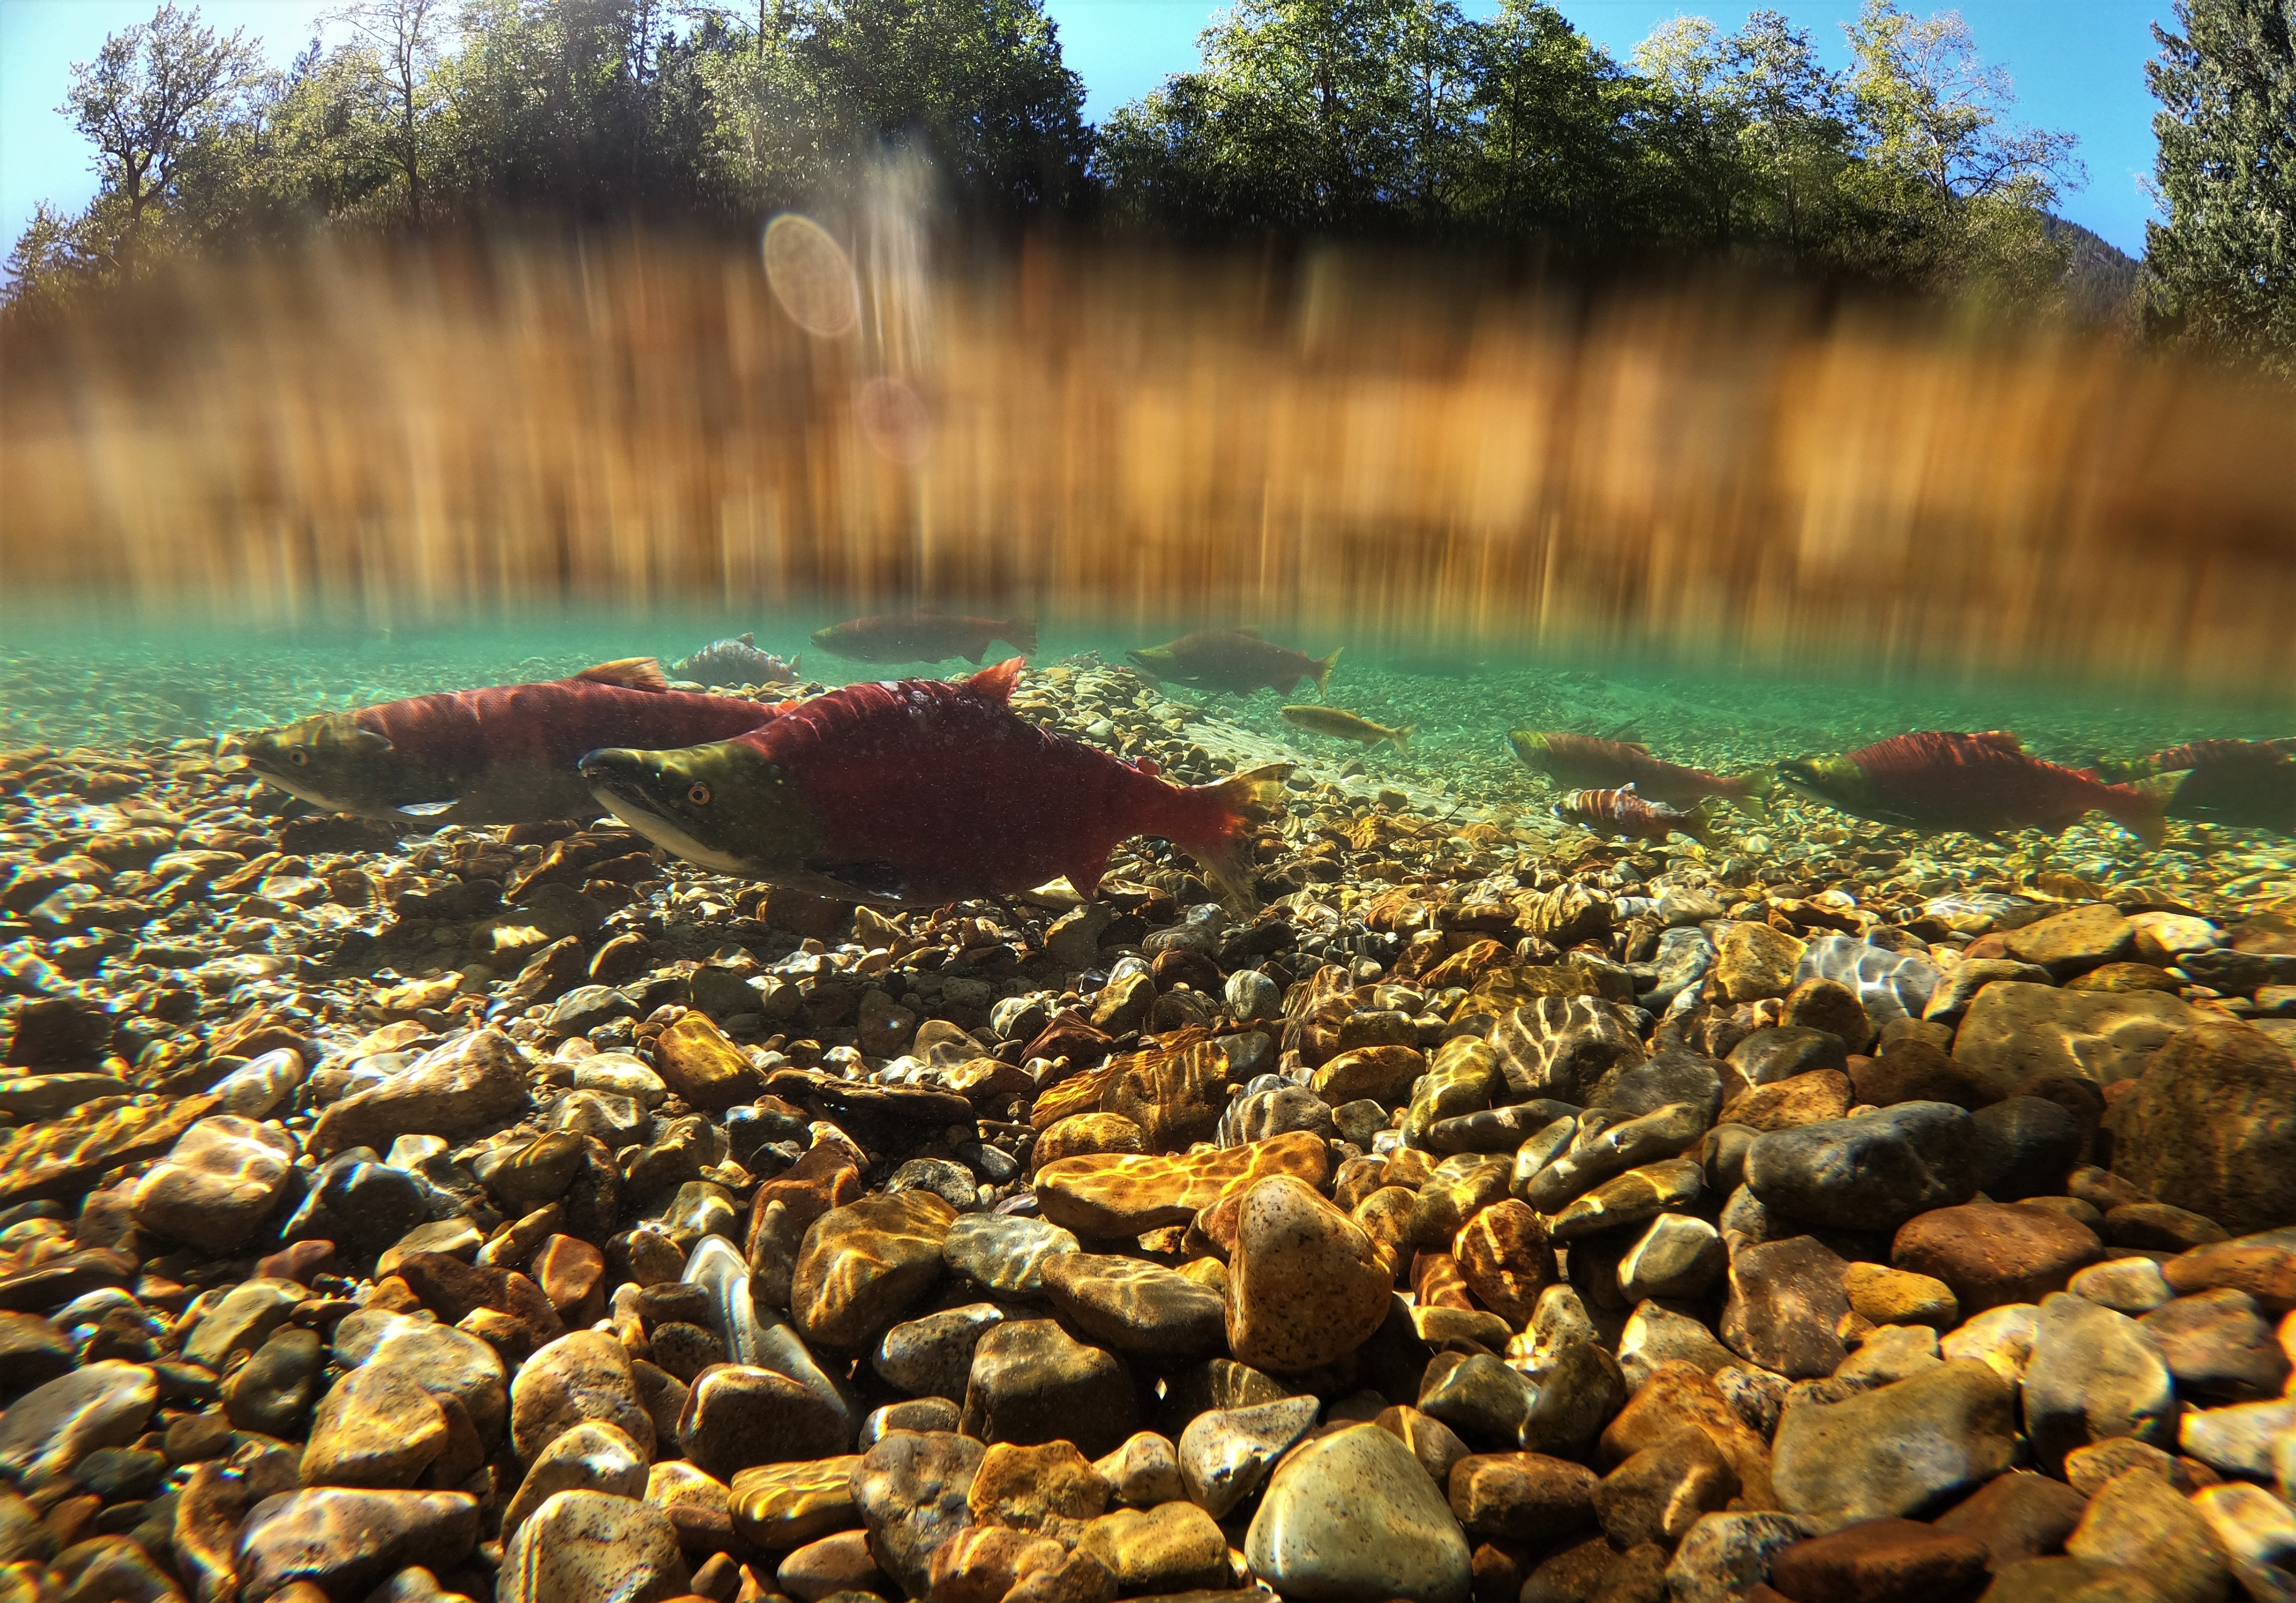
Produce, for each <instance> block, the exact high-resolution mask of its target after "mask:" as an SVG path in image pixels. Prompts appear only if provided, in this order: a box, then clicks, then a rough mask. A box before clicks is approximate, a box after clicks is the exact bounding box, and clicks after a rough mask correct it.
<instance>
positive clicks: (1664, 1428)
mask: <svg viewBox="0 0 2296 1603" xmlns="http://www.w3.org/2000/svg"><path fill="white" fill-rule="evenodd" d="M1685 1425H1694V1426H1697V1427H1698V1428H1699V1429H1701V1430H1702V1431H1704V1432H1705V1433H1706V1436H1707V1439H1708V1440H1709V1441H1710V1442H1712V1443H1714V1445H1715V1446H1716V1447H1718V1448H1719V1449H1720V1450H1721V1452H1722V1456H1723V1457H1724V1458H1725V1459H1728V1460H1729V1463H1730V1467H1731V1468H1732V1469H1734V1470H1735V1471H1736V1472H1737V1475H1738V1481H1739V1484H1740V1486H1741V1488H1742V1493H1743V1496H1744V1498H1745V1500H1746V1503H1747V1506H1748V1507H1750V1508H1775V1507H1776V1504H1775V1502H1774V1501H1773V1500H1772V1495H1771V1488H1770V1459H1769V1449H1768V1448H1767V1446H1765V1445H1764V1443H1763V1442H1762V1438H1761V1437H1759V1436H1758V1435H1756V1434H1754V1433H1753V1431H1751V1429H1749V1428H1748V1427H1747V1425H1746V1422H1745V1421H1744V1420H1743V1419H1742V1418H1739V1416H1738V1411H1737V1410H1735V1409H1734V1408H1732V1407H1731V1406H1730V1403H1729V1400H1728V1399H1727V1398H1726V1397H1724V1396H1723V1395H1722V1392H1721V1388H1720V1387H1718V1386H1717V1385H1715V1384H1714V1381H1713V1380H1712V1379H1711V1378H1710V1377H1709V1376H1708V1375H1707V1374H1706V1372H1705V1371H1704V1370H1703V1369H1700V1368H1699V1367H1698V1366H1697V1365H1695V1364H1693V1363H1689V1362H1686V1361H1685V1360H1680V1359H1671V1360H1668V1361H1666V1362H1664V1363H1661V1364H1660V1365H1658V1366H1657V1367H1656V1368H1655V1369H1652V1371H1651V1372H1650V1376H1649V1378H1647V1379H1645V1380H1644V1382H1643V1384H1642V1385H1640V1386H1639V1387H1637V1388H1636V1392H1635V1394H1634V1396H1633V1397H1632V1398H1631V1399H1629V1400H1628V1403H1627V1406H1626V1407H1625V1408H1624V1409H1622V1410H1620V1412H1619V1415H1618V1418H1614V1419H1612V1420H1611V1423H1610V1424H1609V1426H1606V1427H1605V1428H1604V1429H1603V1435H1602V1441H1601V1443H1600V1446H1599V1449H1598V1451H1597V1454H1596V1458H1595V1462H1596V1463H1597V1464H1599V1465H1601V1466H1602V1467H1604V1468H1606V1469H1609V1468H1616V1467H1618V1466H1619V1465H1620V1464H1622V1463H1624V1462H1626V1460H1627V1459H1629V1458H1631V1457H1632V1456H1633V1455H1634V1454H1636V1453H1637V1452H1640V1451H1643V1450H1644V1449H1645V1448H1649V1447H1654V1446H1656V1445H1658V1443H1661V1442H1663V1441H1665V1440H1666V1439H1667V1438H1668V1437H1669V1436H1671V1435H1672V1434H1674V1433H1675V1432H1676V1431H1677V1430H1678V1429H1680V1428H1681V1427H1682V1426H1685Z"/></svg>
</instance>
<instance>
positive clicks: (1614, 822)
mask: <svg viewBox="0 0 2296 1603" xmlns="http://www.w3.org/2000/svg"><path fill="white" fill-rule="evenodd" d="M1554 816H1555V817H1556V818H1560V819H1562V821H1563V822H1564V823H1566V824H1577V825H1579V826H1581V827H1582V828H1586V829H1591V830H1593V831H1594V832H1595V834H1609V835H1624V836H1625V837H1626V838H1627V839H1628V840H1630V841H1663V840H1665V839H1666V838H1667V837H1668V836H1669V835H1677V834H1686V835H1688V836H1689V837H1690V838H1691V839H1692V840H1693V841H1696V842H1697V843H1699V844H1700V845H1702V846H1710V845H1712V844H1713V843H1714V838H1713V834H1712V831H1713V827H1714V818H1713V803H1712V802H1711V801H1702V802H1700V803H1699V804H1698V805H1697V806H1696V807H1693V808H1692V809H1690V810H1688V811H1686V812H1685V811H1683V810H1680V809H1678V808H1672V807H1669V806H1667V805H1665V804H1664V803H1663V802H1659V801H1650V800H1648V799H1646V798H1644V797H1643V796H1641V795H1638V794H1636V791H1635V787H1634V786H1633V785H1626V786H1623V787H1621V788H1620V789H1618V790H1578V791H1572V792H1571V793H1570V794H1569V795H1567V796H1565V797H1563V798H1562V801H1557V802H1556V803H1555V804H1554Z"/></svg>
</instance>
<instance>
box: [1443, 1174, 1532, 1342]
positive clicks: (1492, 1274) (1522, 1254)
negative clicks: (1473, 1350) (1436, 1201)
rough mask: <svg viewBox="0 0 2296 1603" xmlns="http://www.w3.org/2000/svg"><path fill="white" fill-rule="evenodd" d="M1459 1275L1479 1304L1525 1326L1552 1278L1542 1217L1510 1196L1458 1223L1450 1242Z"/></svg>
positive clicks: (1517, 1326) (1511, 1323) (1522, 1327)
mask: <svg viewBox="0 0 2296 1603" xmlns="http://www.w3.org/2000/svg"><path fill="white" fill-rule="evenodd" d="M1451 1256H1452V1258H1453V1260H1454V1261H1455V1262H1456V1264H1457V1266H1458V1272H1459V1277H1460V1278H1461V1279H1463V1280H1464V1282H1465V1283H1466V1285H1467V1286H1468V1287H1469V1288H1470V1289H1471V1290H1472V1291H1473V1292H1474V1294H1475V1295H1476V1296H1478V1297H1480V1298H1481V1299H1482V1303H1483V1306H1484V1307H1486V1308H1488V1309H1489V1310H1490V1311H1492V1312H1493V1313H1496V1314H1497V1315H1498V1316H1499V1317H1500V1318H1501V1319H1505V1320H1506V1322H1507V1323H1508V1324H1510V1325H1513V1327H1514V1328H1516V1329H1518V1330H1521V1329H1525V1328H1529V1324H1530V1316H1531V1313H1532V1312H1533V1311H1534V1310H1535V1309H1536V1308H1537V1307H1538V1294H1539V1293H1540V1292H1542V1291H1544V1290H1546V1287H1549V1286H1552V1285H1553V1284H1554V1280H1555V1268H1554V1248H1553V1247H1552V1246H1550V1245H1548V1244H1547V1238H1546V1221H1544V1220H1543V1219H1541V1218H1540V1217H1539V1215H1538V1212H1537V1211H1536V1210H1534V1209H1533V1208H1531V1207H1530V1206H1529V1204H1526V1203H1522V1202H1518V1201H1516V1200H1515V1199H1514V1198H1513V1197H1509V1198H1508V1199H1507V1200H1505V1202H1500V1203H1494V1204H1492V1205H1491V1206H1489V1207H1488V1208H1485V1209H1484V1210H1483V1211H1482V1212H1481V1213H1478V1214H1476V1215H1475V1216H1474V1217H1473V1218H1472V1219H1470V1220H1469V1221H1467V1222H1466V1223H1465V1224H1464V1225H1463V1226H1461V1227H1460V1229H1459V1233H1458V1235H1457V1236H1456V1237H1455V1238H1454V1239H1453V1241H1452V1245H1451Z"/></svg>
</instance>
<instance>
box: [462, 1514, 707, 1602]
mask: <svg viewBox="0 0 2296 1603" xmlns="http://www.w3.org/2000/svg"><path fill="white" fill-rule="evenodd" d="M692 1588H693V1581H692V1577H691V1576H690V1575H689V1574H688V1573H687V1571H686V1567H685V1555H684V1554H683V1553H681V1552H680V1551H679V1550H678V1546H677V1527H676V1525H673V1524H671V1523H670V1517H669V1515H668V1512H667V1511H666V1510H664V1509H661V1508H655V1507H654V1506H653V1505H652V1504H651V1503H644V1502H640V1501H639V1500H637V1499H635V1498H631V1497H616V1496H614V1495H612V1494H611V1493H609V1492H555V1493H553V1494H552V1496H551V1497H550V1499H549V1500H547V1501H545V1503H544V1504H543V1505H542V1506H541V1507H540V1508H537V1509H536V1510H535V1511H534V1513H533V1515H532V1517H529V1519H528V1520H527V1521H526V1523H525V1524H524V1525H521V1526H519V1528H518V1532H517V1533H516V1534H515V1535H513V1536H512V1538H511V1539H510V1540H509V1541H507V1542H506V1543H504V1548H503V1561H502V1569H501V1572H500V1576H499V1579H498V1580H497V1581H496V1588H495V1598H496V1603H663V1600H664V1599H670V1598H677V1597H683V1596H685V1595H686V1594H687V1593H688V1592H690V1591H692Z"/></svg>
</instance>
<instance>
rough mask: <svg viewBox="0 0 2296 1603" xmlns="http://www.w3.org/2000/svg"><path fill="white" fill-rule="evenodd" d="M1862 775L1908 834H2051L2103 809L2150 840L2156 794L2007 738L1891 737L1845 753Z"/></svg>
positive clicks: (2155, 834) (2157, 812)
mask: <svg viewBox="0 0 2296 1603" xmlns="http://www.w3.org/2000/svg"><path fill="white" fill-rule="evenodd" d="M1845 756H1846V760H1848V761H1849V762H1850V763H1852V764H1854V765H1856V767H1857V769H1858V770H1859V771H1860V772H1862V773H1863V774H1864V775H1865V776H1866V782H1867V785H1868V787H1869V793H1870V794H1871V796H1872V798H1873V800H1874V802H1875V803H1876V804H1878V805H1879V806H1881V807H1882V808H1884V809H1886V810H1888V811H1889V812H1890V813H1891V814H1893V815H1895V816H1896V818H1898V819H1901V820H1902V821H1904V822H1906V823H1907V824H1910V825H1911V826H1913V827H1915V828H1916V829H1957V830H1963V831H1966V832H1968V833H1970V834H1991V833H1993V832H1996V831H1998V830H2005V829H2044V830H2048V831H2051V832H2052V833H2054V832H2056V831H2060V830H2062V829H2064V828H2066V827H2068V826H2071V825H2072V824H2073V823H2075V822H2077V821H2078V820H2079V818H2081V817H2082V815H2084V814H2086V813H2089V812H2092V811H2098V812H2103V813H2105V814H2107V815H2109V816H2110V817H2112V818H2116V819H2118V820H2120V822H2121V823H2123V824H2125V825H2127V826H2128V827H2129V828H2130V829H2131V830H2132V831H2134V832H2135V833H2136V834H2139V835H2141V836H2144V838H2146V839H2148V840H2152V841H2158V840H2159V839H2160V834H2161V801H2160V800H2159V799H2158V798H2157V797H2154V796H2151V795H2148V794H2147V793H2144V792H2141V791H2139V790H2137V789H2136V787H2134V786H2130V785H2107V784H2105V783H2104V782H2103V780H2101V779H2099V778H2098V777H2096V776H2095V774H2094V773H2091V772H2089V771H2087V770H2086V769H2069V768H2064V767H2062V766H2061V765H2059V764H2057V763H2054V762H2049V761H2046V760H2043V759H2041V758H2038V757H2030V756H2028V755H2026V753H2025V749H2024V746H2023V744H2021V742H2020V741H2019V740H2018V738H2017V737H2016V736H2014V735H2010V734H2006V733H2004V732H2003V731H2000V730H1987V731H1985V732H1983V733H1980V734H1974V735H1971V734H1961V733H1957V732H1949V731H1944V730H1936V729H1927V730H1922V731H1920V732H1918V733H1915V734H1912V735H1897V736H1891V737H1890V738H1889V739H1888V740H1882V741H1876V742H1875V743H1874V744H1872V745H1870V746H1863V747H1860V748H1859V749H1858V750H1857V751H1855V752H1848V753H1846V754H1845Z"/></svg>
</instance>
